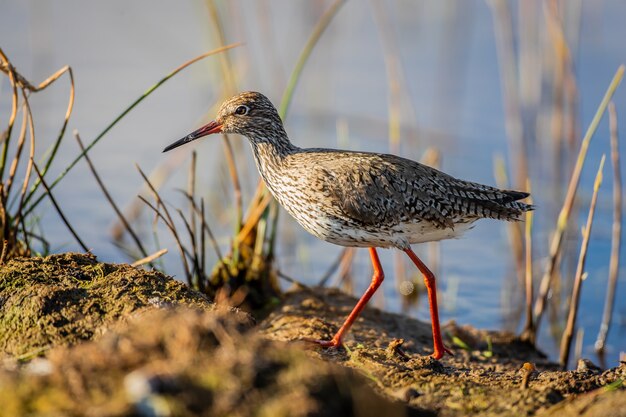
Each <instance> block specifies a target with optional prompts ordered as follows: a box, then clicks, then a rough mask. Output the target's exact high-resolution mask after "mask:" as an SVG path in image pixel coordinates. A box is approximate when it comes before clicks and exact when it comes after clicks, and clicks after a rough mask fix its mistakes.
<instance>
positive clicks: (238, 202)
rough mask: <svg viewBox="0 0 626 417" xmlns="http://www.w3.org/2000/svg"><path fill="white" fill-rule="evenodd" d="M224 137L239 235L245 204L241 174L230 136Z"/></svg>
mask: <svg viewBox="0 0 626 417" xmlns="http://www.w3.org/2000/svg"><path fill="white" fill-rule="evenodd" d="M222 136H223V137H224V142H223V143H224V154H225V155H226V162H227V164H228V173H229V174H230V178H231V180H232V182H233V195H234V197H235V207H236V210H237V218H236V219H235V233H236V234H238V233H239V232H240V231H241V227H242V224H243V202H242V199H241V183H240V182H239V174H238V173H237V165H236V164H235V153H234V152H233V145H232V144H231V142H230V138H229V137H228V135H222Z"/></svg>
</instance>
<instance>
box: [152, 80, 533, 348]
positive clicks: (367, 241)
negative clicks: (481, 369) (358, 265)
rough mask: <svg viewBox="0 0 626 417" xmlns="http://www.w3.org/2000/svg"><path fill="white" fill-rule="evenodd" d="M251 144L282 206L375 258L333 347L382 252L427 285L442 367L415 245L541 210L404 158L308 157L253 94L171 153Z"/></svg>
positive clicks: (334, 343) (330, 343)
mask: <svg viewBox="0 0 626 417" xmlns="http://www.w3.org/2000/svg"><path fill="white" fill-rule="evenodd" d="M220 132H221V133H225V134H239V135H242V136H245V137H246V138H247V139H248V141H249V143H250V145H251V147H252V152H253V155H254V161H255V163H256V166H257V169H258V171H259V174H260V176H261V178H262V180H263V182H264V183H265V185H266V186H267V188H268V189H269V191H270V192H271V194H272V195H273V197H274V198H275V199H276V200H278V202H279V203H280V205H281V206H282V207H283V208H284V209H285V210H286V211H287V212H288V213H289V214H290V215H291V216H293V218H294V219H295V220H296V221H297V222H298V223H299V224H300V225H301V226H302V227H303V228H304V229H305V230H306V231H308V232H309V233H311V234H312V235H314V236H316V237H318V238H320V239H322V240H324V241H326V242H330V243H333V244H336V245H340V246H345V247H363V248H368V249H369V255H370V258H371V262H372V265H373V275H372V279H371V283H370V285H369V287H368V288H367V290H366V291H365V293H364V294H363V296H362V297H361V298H360V299H359V301H358V302H357V304H356V305H355V307H354V308H353V310H352V312H351V313H350V314H349V316H348V317H347V318H346V319H345V321H344V323H343V325H342V326H341V327H340V328H339V330H338V331H337V332H336V334H335V335H334V336H333V337H332V338H331V339H330V340H317V339H306V340H308V341H310V342H314V343H316V344H317V345H319V346H322V347H336V348H339V347H341V346H342V345H343V341H344V338H345V336H346V334H347V333H348V332H349V330H350V328H351V326H352V325H353V323H354V322H355V320H356V319H357V318H358V316H359V314H360V313H361V311H362V310H363V309H364V308H365V305H366V304H367V302H368V301H369V300H370V298H371V297H372V295H374V293H375V292H376V290H377V289H378V287H379V286H380V285H381V283H382V282H383V280H384V277H385V275H384V271H383V268H382V266H381V263H380V259H379V256H378V252H377V248H395V249H398V250H401V251H404V252H405V253H406V254H407V255H408V257H409V258H410V259H411V261H412V262H413V263H414V264H415V266H416V267H417V268H418V269H419V271H420V272H421V273H422V275H423V277H424V282H425V284H426V289H427V293H428V301H429V310H430V316H431V327H432V336H433V352H432V354H431V356H432V357H433V358H434V359H437V360H438V359H441V358H442V357H443V356H444V354H445V353H448V354H451V355H452V351H451V350H450V349H448V348H447V347H446V346H445V345H444V343H443V340H442V337H441V329H440V325H439V313H438V308H437V288H436V280H435V276H434V274H433V273H432V272H431V271H430V269H428V267H427V266H426V265H425V264H424V263H423V262H422V261H421V259H420V258H419V257H418V256H417V255H416V254H415V252H414V251H413V250H412V248H411V245H412V244H418V243H423V242H431V241H438V240H442V239H450V238H456V237H458V236H460V235H461V234H463V233H464V232H465V231H467V230H468V229H470V228H471V227H472V226H473V224H474V222H476V221H477V220H479V219H483V218H492V219H498V220H506V221H516V220H521V218H522V215H523V213H524V212H526V211H529V210H533V209H534V207H533V206H532V205H530V204H527V203H524V202H522V201H520V200H523V199H525V198H527V197H528V196H529V194H528V193H526V192H521V191H512V190H503V189H498V188H496V187H491V186H488V185H482V184H479V183H474V182H469V181H464V180H461V179H457V178H455V177H453V176H451V175H448V174H446V173H444V172H441V171H439V170H437V169H434V168H431V167H429V166H426V165H423V164H420V163H418V162H415V161H412V160H409V159H406V158H402V157H400V156H396V155H390V154H381V153H373V152H358V151H348V150H337V149H326V148H300V147H298V146H296V145H294V144H293V143H292V142H291V141H290V139H289V136H288V135H287V133H286V131H285V128H284V125H283V121H282V120H281V118H280V116H279V114H278V112H277V111H276V108H275V107H274V105H273V104H272V102H271V101H270V100H269V99H268V98H267V97H266V96H264V95H263V94H261V93H258V92H254V91H249V92H243V93H240V94H238V95H235V96H234V97H232V98H230V99H228V100H226V101H224V102H223V103H222V105H221V106H220V108H219V110H218V112H217V116H216V118H215V120H213V121H211V122H209V123H208V124H206V125H204V126H202V127H200V128H199V129H197V130H195V131H193V132H192V133H190V134H188V135H186V136H184V137H183V138H182V139H179V140H178V141H176V142H174V143H172V144H171V145H169V146H167V147H166V148H165V149H164V150H163V152H167V151H170V150H172V149H174V148H177V147H179V146H181V145H184V144H187V143H189V142H192V141H195V140H196V139H199V138H201V137H204V136H207V135H211V134H216V133H220Z"/></svg>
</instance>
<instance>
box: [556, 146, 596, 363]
mask: <svg viewBox="0 0 626 417" xmlns="http://www.w3.org/2000/svg"><path fill="white" fill-rule="evenodd" d="M604 159H605V157H604V155H603V156H602V159H601V161H600V167H599V168H598V172H597V174H596V179H595V181H594V184H593V196H592V197H591V205H590V206H589V215H588V216H587V223H586V224H585V228H584V230H583V240H582V243H581V247H580V255H579V257H578V265H577V266H576V275H575V277H574V288H573V289H572V298H571V299H570V303H569V313H568V315H567V324H566V326H565V330H564V331H563V336H562V338H561V352H560V360H559V362H560V364H561V367H562V368H563V369H565V368H566V367H567V363H568V361H569V355H570V346H571V342H572V337H573V335H574V326H575V325H576V316H577V315H578V305H579V301H580V289H581V287H582V281H583V277H584V274H585V261H586V260H587V249H588V247H589V238H590V237H591V226H592V224H593V215H594V213H595V209H596V202H597V200H598V190H599V189H600V184H602V168H603V167H604Z"/></svg>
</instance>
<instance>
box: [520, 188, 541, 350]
mask: <svg viewBox="0 0 626 417" xmlns="http://www.w3.org/2000/svg"><path fill="white" fill-rule="evenodd" d="M526 191H528V192H529V193H530V191H531V187H530V180H528V181H527V183H526ZM528 204H533V201H532V198H529V200H528ZM533 218H534V212H533V211H532V210H531V211H527V212H526V223H525V228H524V243H525V245H524V248H525V256H524V260H525V272H526V273H525V276H524V278H525V279H524V280H525V284H526V285H525V288H526V323H525V325H524V330H523V331H522V338H523V339H525V340H528V341H529V342H530V343H532V344H533V345H534V344H535V342H536V340H535V338H536V336H537V335H536V334H535V325H534V323H533V292H534V288H533V246H532V236H533V234H532V230H533Z"/></svg>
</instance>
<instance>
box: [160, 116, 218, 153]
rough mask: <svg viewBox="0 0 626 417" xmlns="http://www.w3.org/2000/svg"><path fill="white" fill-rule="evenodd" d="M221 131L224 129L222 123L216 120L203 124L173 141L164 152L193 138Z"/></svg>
mask: <svg viewBox="0 0 626 417" xmlns="http://www.w3.org/2000/svg"><path fill="white" fill-rule="evenodd" d="M221 131H222V125H221V124H220V123H218V122H216V121H212V122H210V123H207V124H206V125H204V126H202V127H201V128H200V129H198V130H194V131H193V132H191V133H190V134H188V135H187V136H185V137H184V138H182V139H179V140H177V141H176V142H174V143H172V144H171V145H170V146H168V147H166V148H165V149H163V152H167V151H171V150H172V149H174V148H178V147H179V146H181V145H184V144H186V143H189V142H191V141H192V140H196V139H199V138H201V137H203V136H206V135H211V134H213V133H220V132H221Z"/></svg>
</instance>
